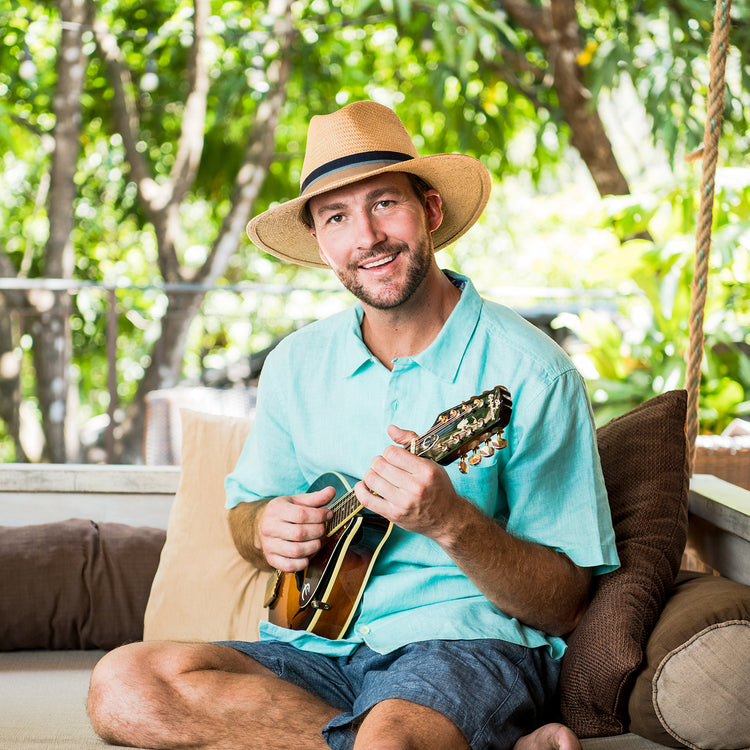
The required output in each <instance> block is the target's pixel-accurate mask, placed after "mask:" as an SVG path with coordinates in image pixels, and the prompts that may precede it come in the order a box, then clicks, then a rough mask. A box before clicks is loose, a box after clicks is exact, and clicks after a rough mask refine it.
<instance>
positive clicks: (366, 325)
mask: <svg viewBox="0 0 750 750" xmlns="http://www.w3.org/2000/svg"><path fill="white" fill-rule="evenodd" d="M460 298H461V292H460V291H459V290H458V289H457V288H456V287H455V286H454V285H453V283H452V282H451V280H450V279H449V278H448V277H447V276H446V275H445V274H444V273H443V272H442V271H441V270H440V269H439V268H438V266H437V264H435V263H433V265H432V268H431V269H430V271H429V273H428V274H427V276H425V278H424V280H423V282H422V284H421V285H420V286H419V288H418V289H417V290H416V292H415V293H414V294H413V295H412V296H411V297H410V298H409V299H408V300H407V301H406V302H404V303H403V304H402V305H399V306H398V307H396V308H392V309H390V310H378V309H376V308H373V307H370V306H368V305H365V304H363V305H362V306H363V308H364V311H365V315H364V318H363V319H362V339H363V341H364V342H365V345H366V346H367V348H368V349H369V350H370V351H371V352H372V353H373V354H374V355H375V356H376V357H377V358H378V359H379V360H380V361H381V362H382V363H383V364H384V365H385V366H386V367H387V368H388V369H389V370H392V369H393V360H394V359H396V358H397V357H409V356H414V355H415V354H419V352H421V351H424V350H425V349H426V348H427V347H428V346H429V345H430V344H431V343H432V342H433V341H434V340H435V337H436V336H437V335H438V333H440V331H441V330H442V328H443V325H444V324H445V321H446V320H448V317H449V316H450V314H451V312H453V308H454V307H455V306H456V305H457V304H458V301H459V299H460Z"/></svg>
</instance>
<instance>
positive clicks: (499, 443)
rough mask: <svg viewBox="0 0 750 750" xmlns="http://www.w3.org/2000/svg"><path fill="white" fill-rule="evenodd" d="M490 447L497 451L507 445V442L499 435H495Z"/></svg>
mask: <svg viewBox="0 0 750 750" xmlns="http://www.w3.org/2000/svg"><path fill="white" fill-rule="evenodd" d="M492 445H493V446H494V447H495V448H497V450H502V449H503V448H505V446H506V445H508V441H507V440H506V439H505V438H502V437H500V435H495V436H494V437H493V438H492Z"/></svg>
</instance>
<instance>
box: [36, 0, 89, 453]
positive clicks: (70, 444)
mask: <svg viewBox="0 0 750 750" xmlns="http://www.w3.org/2000/svg"><path fill="white" fill-rule="evenodd" d="M60 17H61V20H62V22H63V23H62V32H61V39H60V47H59V49H58V54H57V85H56V90H55V98H54V104H53V110H54V114H55V127H54V133H53V135H54V141H55V146H54V152H53V154H52V164H51V167H50V189H49V202H48V209H47V216H48V218H49V228H50V231H49V238H48V240H47V244H46V247H45V257H44V270H43V275H44V276H45V277H48V278H61V279H71V278H72V277H73V268H74V256H73V248H72V245H71V231H72V229H73V216H74V203H75V195H76V185H75V179H74V178H75V172H76V163H77V161H78V153H79V141H80V131H81V106H80V101H81V95H82V93H83V84H84V76H85V72H86V56H85V55H84V54H83V49H82V38H83V30H84V27H85V24H86V19H87V16H86V5H85V2H84V0H61V1H60ZM30 298H31V299H32V302H33V303H34V307H35V308H36V315H35V316H34V319H33V320H32V321H31V323H30V329H29V330H30V332H31V335H32V337H33V339H34V347H33V359H34V367H35V370H36V380H37V398H38V400H39V408H40V411H41V413H42V428H43V431H44V436H45V446H44V452H43V458H44V459H45V460H48V461H52V462H54V463H65V462H66V461H69V460H76V459H77V458H78V452H79V443H78V438H77V425H76V424H75V419H76V410H75V404H76V403H77V399H76V397H75V392H74V389H73V388H71V383H70V359H71V336H70V315H71V310H72V304H71V299H70V295H69V294H68V293H67V292H43V293H40V294H37V295H34V296H30ZM71 406H73V408H71Z"/></svg>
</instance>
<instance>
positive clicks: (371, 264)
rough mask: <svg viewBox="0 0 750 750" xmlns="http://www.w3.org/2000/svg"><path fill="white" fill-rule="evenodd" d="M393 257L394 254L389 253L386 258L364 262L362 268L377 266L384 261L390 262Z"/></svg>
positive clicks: (384, 262)
mask: <svg viewBox="0 0 750 750" xmlns="http://www.w3.org/2000/svg"><path fill="white" fill-rule="evenodd" d="M395 257H396V256H395V255H389V256H388V257H387V258H381V259H380V260H376V261H373V262H372V263H365V264H364V265H363V266H362V268H377V267H378V266H384V265H385V264H386V263H390V262H391V261H392V260H393V259H394V258H395Z"/></svg>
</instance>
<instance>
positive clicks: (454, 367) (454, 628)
mask: <svg viewBox="0 0 750 750" xmlns="http://www.w3.org/2000/svg"><path fill="white" fill-rule="evenodd" d="M448 275H449V276H450V277H451V279H452V280H453V282H454V283H455V284H456V285H457V286H458V287H459V288H460V289H461V290H462V293H461V299H460V300H459V302H458V304H457V305H456V307H455V308H454V310H453V312H452V314H451V316H450V317H449V319H448V320H447V321H446V323H445V325H444V326H443V329H442V330H441V332H440V333H439V334H438V336H437V337H436V338H435V340H434V341H433V342H432V343H431V344H430V346H429V347H427V349H425V350H424V351H423V352H421V353H419V354H417V355H415V356H413V357H399V358H398V359H396V360H394V362H393V370H389V369H388V368H386V367H384V366H383V364H382V363H381V362H379V361H378V360H377V359H376V358H375V357H374V356H373V355H372V354H371V353H370V351H369V350H368V349H367V347H366V346H365V344H364V342H363V341H362V336H361V332H360V324H361V321H362V316H363V310H362V308H361V306H360V305H356V306H355V307H354V308H351V309H349V310H346V311H344V312H343V313H340V314H338V315H334V316H332V317H330V318H327V319H325V320H321V321H318V322H316V323H313V324H311V325H309V326H307V327H305V328H303V329H301V330H300V331H297V332H296V333H294V334H292V335H290V336H288V337H287V338H286V339H284V340H283V341H282V342H281V343H280V344H279V345H278V346H277V347H276V349H274V351H273V352H272V353H271V355H270V356H269V357H268V359H267V360H266V363H265V365H264V367H263V371H262V375H261V381H260V386H259V394H258V404H257V412H256V417H255V421H254V424H253V427H252V429H251V431H250V435H249V437H248V439H247V442H246V444H245V447H244V449H243V451H242V454H241V456H240V459H239V461H238V463H237V466H236V468H235V470H234V471H233V472H232V473H231V474H230V475H229V476H228V477H227V480H226V493H227V507H229V508H231V507H234V506H235V505H237V504H238V503H240V502H252V501H255V500H258V499H261V498H266V497H275V496H278V495H289V494H295V493H298V492H304V491H306V490H307V488H308V487H309V486H310V484H312V483H313V481H314V480H315V479H317V477H318V476H319V475H320V474H323V473H324V472H327V471H338V472H341V473H343V474H348V475H350V476H354V477H361V476H363V475H364V473H365V472H366V470H367V469H368V467H369V466H370V463H371V461H372V459H373V458H374V457H375V456H376V455H379V454H380V453H382V451H383V449H384V448H385V447H386V446H387V445H388V444H389V443H390V439H389V437H388V435H387V433H386V428H387V426H388V425H389V424H396V425H398V426H399V427H401V428H403V429H409V430H414V431H415V432H416V433H417V434H420V435H421V434H422V433H424V432H426V431H427V430H428V429H429V428H430V427H431V426H432V424H433V423H434V421H435V419H436V417H437V415H438V414H440V413H441V412H443V411H445V410H446V409H447V408H449V407H452V406H454V405H456V404H459V403H461V402H462V401H465V400H466V399H468V398H470V397H471V396H473V395H475V394H479V393H482V392H483V391H486V390H488V389H491V388H493V387H495V386H496V385H504V386H506V387H507V388H508V389H509V390H510V392H511V395H512V399H513V413H512V416H511V420H510V424H509V425H508V427H507V428H506V431H505V437H506V439H507V440H508V445H507V447H506V448H505V449H503V450H499V451H496V452H495V454H494V456H493V457H492V458H485V459H483V461H482V462H481V464H479V466H476V467H470V469H469V473H468V474H461V473H460V472H459V471H458V467H457V465H456V464H453V465H451V466H448V467H446V468H447V471H448V473H449V474H450V476H451V479H452V481H453V483H454V486H455V487H456V489H457V491H458V492H459V493H460V494H461V495H462V496H463V497H466V498H468V499H469V500H470V501H471V502H472V503H474V504H475V505H476V506H477V507H479V508H481V509H482V510H483V511H484V512H485V513H487V514H488V515H490V516H492V517H494V518H495V519H496V520H497V522H498V523H500V524H501V525H502V526H503V527H505V528H506V530H507V531H508V532H509V533H511V534H513V535H515V536H517V537H520V538H523V539H527V540H531V541H534V542H538V543H539V544H543V545H546V546H549V547H552V548H554V549H556V550H559V551H561V552H564V553H565V554H567V555H568V556H569V557H570V558H571V559H572V560H573V561H574V562H575V563H576V564H577V565H580V566H584V567H590V568H592V569H593V572H594V573H595V574H600V573H604V572H607V571H610V570H613V569H615V568H616V567H617V566H618V564H619V563H618V558H617V552H616V548H615V539H614V533H613V530H612V522H611V517H610V512H609V506H608V503H607V496H606V490H605V487H604V481H603V477H602V473H601V468H600V464H599V456H598V452H597V447H596V436H595V431H594V426H593V420H592V416H591V407H590V403H589V400H588V396H587V393H586V389H585V385H584V383H583V381H582V379H581V377H580V375H579V373H578V372H577V371H576V369H575V367H574V366H573V365H572V363H571V362H570V360H569V359H568V357H567V356H566V355H565V353H564V352H563V351H562V350H561V349H560V348H559V347H558V346H557V345H556V344H555V343H554V342H553V341H552V340H551V339H550V338H549V337H547V336H546V335H545V334H543V333H541V332H540V331H539V330H538V329H536V328H535V327H534V326H532V325H531V324H530V323H528V322H527V321H525V320H524V319H523V318H521V317H520V316H519V315H517V314H516V313H515V312H513V311H512V310H510V309H509V308H507V307H505V306H503V305H499V304H495V303H491V302H488V301H486V300H483V299H482V298H481V297H480V296H479V294H478V293H477V292H476V290H475V288H474V286H473V285H472V283H471V282H470V281H469V280H468V279H466V278H465V277H462V276H459V275H458V274H453V273H449V274H448ZM476 543H477V544H482V540H481V539H477V540H476ZM497 574H498V576H502V574H503V572H502V571H501V570H499V571H498V572H497ZM261 638H273V639H278V640H284V641H289V642H292V643H294V644H295V645H296V646H298V647H299V648H302V649H306V650H311V651H315V652H318V653H323V654H327V655H331V656H342V655H346V654H348V653H351V652H352V651H353V650H354V649H355V648H356V647H357V646H358V645H359V644H360V643H362V642H365V643H367V645H368V646H369V647H370V648H372V649H373V650H375V651H378V652H380V653H386V652H389V651H392V650H395V649H397V648H399V647H401V646H403V645H406V644H407V643H410V642H414V641H421V640H438V639H449V640H455V639H475V638H500V639H504V640H507V641H511V642H513V643H517V644H521V645H526V646H531V647H538V646H544V647H547V648H549V649H550V651H551V653H552V654H553V655H554V656H555V657H557V658H559V657H560V656H562V654H563V652H564V650H565V643H564V641H563V640H562V639H560V638H555V637H551V636H549V635H547V634H546V633H543V632H541V631H539V630H536V629H534V628H531V627H529V626H527V625H525V624H523V623H522V622H519V621H518V620H516V619H515V618H513V617H509V616H508V615H506V614H505V613H504V612H502V611H500V610H499V609H497V608H496V607H495V606H494V605H493V604H491V603H490V602H489V600H488V599H487V598H486V597H484V596H483V595H482V594H481V593H480V592H479V590H478V589H477V588H476V586H474V584H473V583H472V582H471V581H470V580H469V579H468V578H467V577H466V576H465V575H464V574H463V573H462V572H461V570H460V569H459V568H458V567H457V566H456V565H455V563H453V561H452V560H451V559H450V558H449V557H448V555H447V554H446V553H445V552H444V551H443V550H442V549H441V548H440V546H439V545H437V544H436V543H435V542H433V541H432V540H430V539H428V538H426V537H424V536H422V535H420V534H414V533H410V532H406V531H404V530H402V529H399V528H397V527H394V529H393V531H392V533H391V535H390V537H389V538H388V540H387V542H386V544H385V545H384V547H383V549H382V551H381V553H380V555H379V557H378V559H377V561H376V563H375V567H374V569H373V575H372V577H371V578H370V581H369V583H368V585H367V587H366V589H365V592H364V595H363V597H362V600H361V602H360V606H359V610H358V612H357V614H356V616H355V618H354V620H353V622H352V626H351V628H350V630H349V632H348V634H347V637H346V638H344V639H341V640H335V641H334V640H328V639H326V638H321V637H319V636H316V635H314V634H311V633H308V632H305V631H295V630H287V629H284V628H279V627H277V626H275V625H272V624H271V623H267V622H264V623H261Z"/></svg>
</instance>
